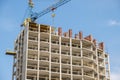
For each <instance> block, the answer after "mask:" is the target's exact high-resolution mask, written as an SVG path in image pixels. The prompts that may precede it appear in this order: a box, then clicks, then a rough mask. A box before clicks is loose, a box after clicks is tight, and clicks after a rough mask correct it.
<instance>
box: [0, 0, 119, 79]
mask: <svg viewBox="0 0 120 80" xmlns="http://www.w3.org/2000/svg"><path fill="white" fill-rule="evenodd" d="M33 1H34V2H35V11H36V12H39V11H41V10H43V9H44V8H46V7H48V6H49V5H50V4H52V3H54V2H55V1H57V0H33ZM27 2H28V1H27V0H0V36H1V39H0V80H11V76H12V63H13V57H12V56H7V55H5V50H6V49H12V50H13V48H14V40H15V39H16V37H17V35H18V34H19V32H20V30H21V27H20V24H21V22H22V21H23V19H24V15H25V12H26V9H27ZM51 14H52V13H48V14H46V15H44V16H42V17H41V18H39V20H38V21H37V22H38V23H42V24H50V25H52V18H51ZM55 14H56V17H55V20H54V26H55V27H62V28H63V30H64V31H67V30H68V29H69V28H70V29H72V30H73V33H77V32H79V31H82V32H83V34H84V36H87V35H89V34H92V35H93V37H94V38H95V39H97V41H98V42H101V41H103V42H104V43H105V47H106V51H107V52H108V53H109V54H110V63H111V79H112V80H119V79H120V69H119V68H120V62H119V60H120V59H119V57H120V0H71V2H69V3H67V4H66V5H64V6H61V7H60V8H58V9H57V10H56V11H55Z"/></svg>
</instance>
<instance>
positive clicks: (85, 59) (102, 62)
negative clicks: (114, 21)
mask: <svg viewBox="0 0 120 80" xmlns="http://www.w3.org/2000/svg"><path fill="white" fill-rule="evenodd" d="M62 34H63V35H62ZM14 50H15V52H16V55H15V56H14V62H13V64H14V65H13V76H12V80H110V65H109V55H108V54H107V53H106V52H105V50H104V43H96V40H95V39H93V38H92V36H91V35H89V36H87V37H84V38H83V35H82V32H79V33H78V34H75V37H74V38H73V37H72V30H71V29H69V31H68V32H64V33H62V28H58V31H56V29H55V28H54V27H51V26H49V25H43V24H36V23H28V24H27V26H26V27H25V28H24V29H23V30H22V32H21V33H20V34H19V36H18V37H17V39H16V41H15V48H14Z"/></svg>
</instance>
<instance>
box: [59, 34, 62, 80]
mask: <svg viewBox="0 0 120 80" xmlns="http://www.w3.org/2000/svg"><path fill="white" fill-rule="evenodd" d="M59 54H60V60H59V61H60V80H62V72H61V70H62V65H61V60H62V58H61V36H60V37H59Z"/></svg>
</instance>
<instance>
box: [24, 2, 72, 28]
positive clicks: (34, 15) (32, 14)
mask: <svg viewBox="0 0 120 80" xmlns="http://www.w3.org/2000/svg"><path fill="white" fill-rule="evenodd" d="M69 1H71V0H59V1H58V2H57V3H55V4H53V5H51V6H49V7H48V8H46V9H45V10H43V11H41V12H38V13H37V12H33V11H32V9H33V8H34V4H33V2H32V0H29V11H30V17H29V18H27V19H26V20H25V21H24V23H23V24H22V26H25V24H26V22H35V21H36V20H37V19H38V18H39V17H41V16H43V15H45V14H47V13H49V12H51V11H54V10H55V9H57V8H58V7H60V6H62V5H64V4H66V3H67V2H69Z"/></svg>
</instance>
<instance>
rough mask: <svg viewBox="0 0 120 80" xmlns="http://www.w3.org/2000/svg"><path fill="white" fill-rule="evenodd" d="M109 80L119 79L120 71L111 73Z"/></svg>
mask: <svg viewBox="0 0 120 80" xmlns="http://www.w3.org/2000/svg"><path fill="white" fill-rule="evenodd" d="M111 80H120V73H111Z"/></svg>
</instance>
